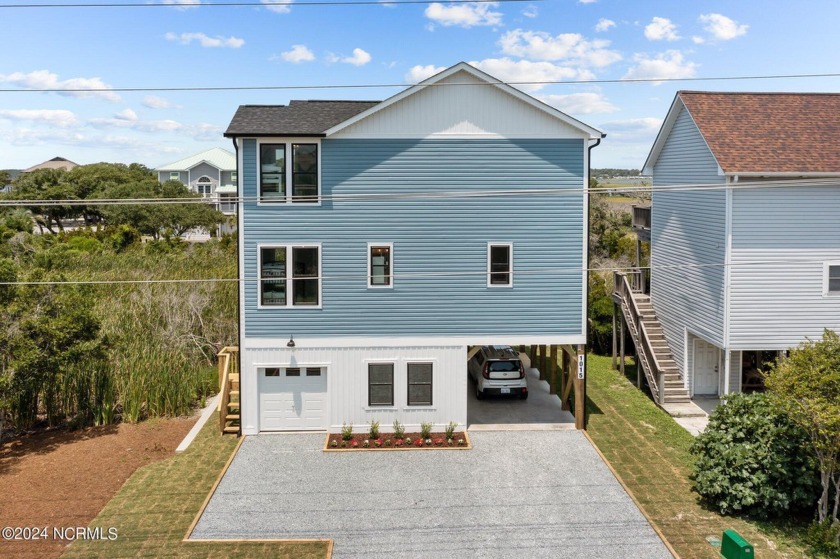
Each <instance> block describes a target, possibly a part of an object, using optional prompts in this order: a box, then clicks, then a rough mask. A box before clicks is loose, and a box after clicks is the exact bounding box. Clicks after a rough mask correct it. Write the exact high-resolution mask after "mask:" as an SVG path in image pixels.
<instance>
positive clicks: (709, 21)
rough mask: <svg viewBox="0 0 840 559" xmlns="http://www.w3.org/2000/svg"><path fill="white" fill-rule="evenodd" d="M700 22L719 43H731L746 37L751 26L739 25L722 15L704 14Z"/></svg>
mask: <svg viewBox="0 0 840 559" xmlns="http://www.w3.org/2000/svg"><path fill="white" fill-rule="evenodd" d="M700 22H701V23H704V24H705V25H704V26H703V28H704V29H705V30H706V31H708V32H709V34H711V36H712V38H713V39H715V40H717V41H729V40H731V39H734V38H736V37H740V36H741V35H746V33H747V29H748V28H749V25H744V24H739V23H738V22H736V21H735V20H733V19H730V18H728V17H726V16H725V15H721V14H703V15H701V16H700ZM695 42H696V41H695Z"/></svg>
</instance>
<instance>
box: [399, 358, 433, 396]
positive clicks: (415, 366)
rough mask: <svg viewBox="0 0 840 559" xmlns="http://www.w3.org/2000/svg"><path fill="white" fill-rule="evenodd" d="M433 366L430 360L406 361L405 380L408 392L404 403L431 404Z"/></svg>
mask: <svg viewBox="0 0 840 559" xmlns="http://www.w3.org/2000/svg"><path fill="white" fill-rule="evenodd" d="M433 376H434V366H433V364H432V363H430V362H413V361H410V362H408V363H406V380H407V385H408V394H407V395H406V404H407V405H409V406H431V405H432V380H433Z"/></svg>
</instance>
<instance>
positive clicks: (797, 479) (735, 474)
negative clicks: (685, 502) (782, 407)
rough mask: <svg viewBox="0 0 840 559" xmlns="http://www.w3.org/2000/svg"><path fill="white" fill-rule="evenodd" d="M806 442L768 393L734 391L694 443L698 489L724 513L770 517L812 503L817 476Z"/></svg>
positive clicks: (805, 438) (692, 450) (817, 482)
mask: <svg viewBox="0 0 840 559" xmlns="http://www.w3.org/2000/svg"><path fill="white" fill-rule="evenodd" d="M803 448H807V435H806V434H805V433H804V432H803V431H802V429H801V428H799V427H798V426H796V425H795V424H794V423H793V422H792V421H791V420H790V419H789V418H788V417H787V416H786V415H785V414H784V413H782V412H781V411H779V410H777V409H776V408H775V407H774V406H773V405H772V404H771V402H770V400H769V399H768V397H767V396H766V395H765V394H749V395H747V394H734V395H732V396H730V397H728V398H727V400H726V402H725V403H724V404H722V405H720V406H718V407H717V409H715V411H714V413H712V415H711V417H710V418H709V425H708V427H706V430H705V432H704V433H702V434H701V435H700V436H699V437H697V440H695V441H694V444H693V445H692V446H691V453H692V454H693V455H695V456H696V457H697V460H696V462H695V463H694V471H693V473H692V475H691V479H692V480H693V481H694V490H695V491H697V492H698V493H699V494H700V495H701V496H702V497H703V498H704V499H705V500H706V501H707V502H708V504H709V505H710V506H711V507H712V508H714V509H716V510H718V511H719V512H720V513H721V514H733V513H743V514H749V515H752V516H756V517H759V518H766V517H773V516H779V515H782V514H785V513H789V512H791V511H797V510H800V509H802V508H804V507H809V506H813V503H814V502H815V500H816V497H817V495H818V488H819V478H818V477H817V471H816V469H815V465H814V461H813V458H812V457H811V456H810V455H809V454H807V453H805V452H803V450H802V449H803Z"/></svg>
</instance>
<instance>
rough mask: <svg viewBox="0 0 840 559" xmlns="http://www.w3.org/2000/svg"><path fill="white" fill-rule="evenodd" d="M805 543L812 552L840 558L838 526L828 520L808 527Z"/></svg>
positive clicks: (839, 529)
mask: <svg viewBox="0 0 840 559" xmlns="http://www.w3.org/2000/svg"><path fill="white" fill-rule="evenodd" d="M805 541H807V542H808V545H810V546H811V547H813V548H814V551H817V552H820V553H825V554H826V555H828V556H829V557H840V543H838V541H840V524H837V523H833V522H832V521H831V520H830V519H828V518H827V519H825V520H823V521H822V522H814V523H813V524H811V526H809V527H808V534H807V535H806V536H805Z"/></svg>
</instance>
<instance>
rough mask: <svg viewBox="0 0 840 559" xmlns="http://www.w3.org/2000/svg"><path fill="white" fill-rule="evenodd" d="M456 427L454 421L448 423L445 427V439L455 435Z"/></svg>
mask: <svg viewBox="0 0 840 559" xmlns="http://www.w3.org/2000/svg"><path fill="white" fill-rule="evenodd" d="M456 427H458V424H457V423H455V422H454V421H450V422H449V424H448V425H447V426H446V438H447V439H451V438H452V437H453V436H454V435H455V428H456Z"/></svg>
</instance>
